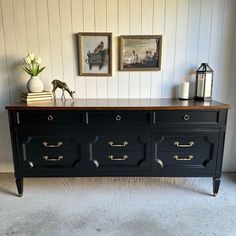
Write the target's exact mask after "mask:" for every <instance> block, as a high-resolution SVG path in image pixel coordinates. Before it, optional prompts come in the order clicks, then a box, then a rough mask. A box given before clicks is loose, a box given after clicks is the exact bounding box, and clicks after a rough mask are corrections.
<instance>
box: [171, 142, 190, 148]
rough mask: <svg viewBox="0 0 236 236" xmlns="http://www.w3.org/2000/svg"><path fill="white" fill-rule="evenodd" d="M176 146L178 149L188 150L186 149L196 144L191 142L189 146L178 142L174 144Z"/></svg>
mask: <svg viewBox="0 0 236 236" xmlns="http://www.w3.org/2000/svg"><path fill="white" fill-rule="evenodd" d="M174 145H176V146H177V147H183V148H186V147H192V146H193V145H194V142H193V141H191V142H189V144H180V143H179V142H178V141H176V142H174Z"/></svg>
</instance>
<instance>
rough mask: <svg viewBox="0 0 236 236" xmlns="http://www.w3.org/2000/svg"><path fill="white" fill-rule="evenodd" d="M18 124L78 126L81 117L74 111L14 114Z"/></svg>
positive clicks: (22, 112) (21, 112)
mask: <svg viewBox="0 0 236 236" xmlns="http://www.w3.org/2000/svg"><path fill="white" fill-rule="evenodd" d="M16 119H17V123H18V124H23V125H41V124H80V123H82V115H81V113H80V112H74V111H20V112H17V113H16Z"/></svg>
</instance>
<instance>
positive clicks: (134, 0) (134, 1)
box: [129, 0, 142, 98]
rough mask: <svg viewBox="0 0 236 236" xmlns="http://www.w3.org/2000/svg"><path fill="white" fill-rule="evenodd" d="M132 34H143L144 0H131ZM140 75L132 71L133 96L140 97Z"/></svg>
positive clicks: (131, 92) (130, 86)
mask: <svg viewBox="0 0 236 236" xmlns="http://www.w3.org/2000/svg"><path fill="white" fill-rule="evenodd" d="M130 9H132V11H130V34H131V35H141V32H142V18H141V17H142V0H131V1H130ZM140 77H141V72H136V71H134V72H132V73H130V78H129V95H130V97H131V98H139V97H140Z"/></svg>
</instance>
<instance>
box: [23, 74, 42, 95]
mask: <svg viewBox="0 0 236 236" xmlns="http://www.w3.org/2000/svg"><path fill="white" fill-rule="evenodd" d="M43 88H44V86H43V82H42V80H41V79H40V78H39V77H38V76H31V78H30V79H29V80H28V82H27V89H28V91H29V92H30V93H38V92H42V91H43Z"/></svg>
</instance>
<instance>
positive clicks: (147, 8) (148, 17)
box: [140, 0, 153, 98]
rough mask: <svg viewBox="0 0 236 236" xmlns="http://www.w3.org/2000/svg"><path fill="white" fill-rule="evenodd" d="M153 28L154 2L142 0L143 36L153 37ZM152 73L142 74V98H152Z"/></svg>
mask: <svg viewBox="0 0 236 236" xmlns="http://www.w3.org/2000/svg"><path fill="white" fill-rule="evenodd" d="M152 28H153V0H142V34H144V35H145V34H146V35H151V34H152ZM151 78H152V73H151V72H146V71H145V72H142V73H141V78H140V88H142V89H140V98H150V96H151V89H150V86H151Z"/></svg>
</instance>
